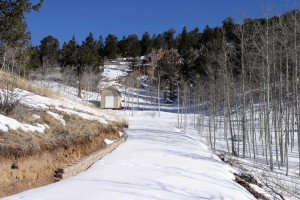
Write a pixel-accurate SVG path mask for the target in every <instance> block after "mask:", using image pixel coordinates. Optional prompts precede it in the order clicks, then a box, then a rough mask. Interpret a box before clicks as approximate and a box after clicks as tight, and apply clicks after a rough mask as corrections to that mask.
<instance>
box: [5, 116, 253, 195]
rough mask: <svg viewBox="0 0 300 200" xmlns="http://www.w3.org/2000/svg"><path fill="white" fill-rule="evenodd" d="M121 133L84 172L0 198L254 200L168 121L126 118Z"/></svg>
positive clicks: (218, 163)
mask: <svg viewBox="0 0 300 200" xmlns="http://www.w3.org/2000/svg"><path fill="white" fill-rule="evenodd" d="M127 133H128V134H129V139H128V141H127V142H126V143H124V144H122V145H121V146H120V147H119V148H118V149H116V150H115V151H113V152H112V153H111V154H110V155H108V156H106V157H105V158H103V159H102V160H99V161H98V162H96V163H95V164H94V165H93V166H92V167H91V168H90V169H88V170H87V171H86V172H84V173H82V174H79V175H77V176H75V177H72V178H69V179H66V180H63V181H60V182H57V183H55V184H51V185H48V186H45V187H41V188H37V189H33V190H30V191H27V192H23V193H20V194H17V195H14V196H11V197H7V198H5V200H17V199H22V200H41V199H45V200H46V199H47V200H52V199H53V200H67V199H72V200H82V199H89V200H93V199H95V200H96V199H97V200H98V199H114V200H117V199H120V200H126V199H128V200H133V199H137V200H143V199H166V200H169V199H172V200H175V199H182V200H186V199H237V200H242V199H255V198H254V197H253V196H252V195H251V194H249V193H248V192H247V191H246V190H245V189H244V188H242V187H241V186H240V185H238V184H237V183H235V182H234V181H233V179H234V177H233V174H232V173H230V172H229V171H228V170H229V167H228V166H227V165H224V164H223V163H222V162H221V161H220V160H219V159H218V158H215V156H213V155H212V154H211V152H210V151H209V150H208V149H207V148H206V146H205V145H202V144H200V143H198V142H196V141H194V140H192V139H191V138H189V137H186V136H185V135H184V134H183V133H182V132H180V131H179V130H177V129H176V128H174V127H172V126H170V125H169V124H168V123H165V122H163V121H162V120H160V119H158V118H156V119H154V118H150V117H143V118H141V117H130V128H129V129H128V130H127Z"/></svg>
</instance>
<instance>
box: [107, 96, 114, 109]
mask: <svg viewBox="0 0 300 200" xmlns="http://www.w3.org/2000/svg"><path fill="white" fill-rule="evenodd" d="M105 108H114V97H113V96H106V97H105Z"/></svg>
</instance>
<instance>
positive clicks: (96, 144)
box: [0, 132, 118, 197]
mask: <svg viewBox="0 0 300 200" xmlns="http://www.w3.org/2000/svg"><path fill="white" fill-rule="evenodd" d="M105 138H107V139H111V140H116V139H117V138H118V134H117V132H113V133H102V134H100V135H98V136H95V137H94V138H92V139H86V140H83V141H80V142H78V143H77V144H72V145H70V146H68V147H58V148H56V149H54V150H48V151H44V152H39V153H37V154H34V155H28V156H22V157H17V156H15V157H14V158H7V157H4V156H1V155H0V197H5V196H8V195H12V194H16V193H19V192H22V191H25V190H28V189H31V188H35V187H39V186H43V185H47V184H50V183H53V182H55V179H54V176H53V175H54V173H55V170H57V169H58V168H60V167H63V166H66V165H67V164H70V163H72V162H74V161H76V160H78V159H79V158H81V157H83V156H86V155H88V154H91V153H92V152H95V151H97V150H99V149H101V148H103V147H105V143H104V139H105Z"/></svg>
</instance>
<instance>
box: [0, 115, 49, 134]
mask: <svg viewBox="0 0 300 200" xmlns="http://www.w3.org/2000/svg"><path fill="white" fill-rule="evenodd" d="M46 128H48V127H46V126H45V125H42V124H36V125H35V126H32V125H29V124H24V123H20V122H18V121H17V120H15V119H12V118H9V117H6V116H4V115H1V114H0V130H2V131H3V132H8V130H9V129H11V130H17V129H20V130H22V131H25V132H39V133H43V132H44V130H45V129H46Z"/></svg>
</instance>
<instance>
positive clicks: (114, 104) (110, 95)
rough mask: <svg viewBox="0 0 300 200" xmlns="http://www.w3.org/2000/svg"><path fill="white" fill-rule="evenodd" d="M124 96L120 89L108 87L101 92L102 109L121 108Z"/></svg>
mask: <svg viewBox="0 0 300 200" xmlns="http://www.w3.org/2000/svg"><path fill="white" fill-rule="evenodd" d="M121 102H122V96H121V93H120V92H119V90H117V89H116V88H113V87H109V88H106V89H104V90H102V92H101V104H100V108H101V109H121V107H122V106H121Z"/></svg>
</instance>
